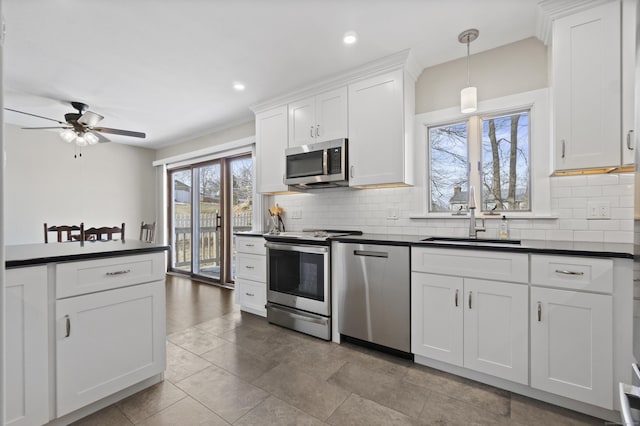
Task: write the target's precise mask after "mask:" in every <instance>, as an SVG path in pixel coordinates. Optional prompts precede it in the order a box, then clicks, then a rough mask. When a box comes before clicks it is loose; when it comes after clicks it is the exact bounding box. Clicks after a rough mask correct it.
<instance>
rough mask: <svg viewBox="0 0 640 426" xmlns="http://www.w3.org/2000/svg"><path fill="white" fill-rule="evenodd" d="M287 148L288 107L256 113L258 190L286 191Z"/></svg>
mask: <svg viewBox="0 0 640 426" xmlns="http://www.w3.org/2000/svg"><path fill="white" fill-rule="evenodd" d="M286 148H287V107H286V105H283V106H281V107H277V108H274V109H271V110H269V111H265V112H261V113H259V114H256V157H257V159H258V161H257V166H258V167H257V168H258V173H257V174H258V182H257V183H258V185H257V187H258V192H263V193H264V192H281V191H286V190H287V186H286V185H285V184H284V173H285V156H284V151H285V149H286Z"/></svg>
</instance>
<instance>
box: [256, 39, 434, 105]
mask: <svg viewBox="0 0 640 426" xmlns="http://www.w3.org/2000/svg"><path fill="white" fill-rule="evenodd" d="M398 68H403V69H404V70H405V71H406V73H407V75H408V76H409V77H410V78H411V79H412V80H413V82H415V81H416V80H417V79H418V77H419V76H420V74H421V73H422V70H423V69H424V67H422V66H421V65H420V64H419V63H418V61H417V60H416V59H415V57H414V56H413V54H412V53H411V49H405V50H403V51H401V52H398V53H394V54H392V55H389V56H385V57H383V58H380V59H377V60H375V61H371V62H368V63H366V64H364V65H362V66H359V67H356V68H353V69H351V70H349V71H347V72H344V73H340V74H336V75H333V76H331V77H329V78H327V79H324V80H321V81H318V82H316V83H314V84H312V85H310V86H305V87H304V88H302V89H299V90H295V91H292V92H288V93H285V94H283V95H280V96H277V97H275V98H271V99H269V100H267V101H265V102H261V103H258V104H254V105H251V106H250V109H251V111H253V112H254V113H255V114H258V113H260V112H262V111H265V110H269V109H271V108H275V107H277V106H281V105H285V104H288V103H290V102H292V101H294V100H297V99H302V98H306V97H309V96H314V95H317V94H319V93H322V92H326V91H329V90H333V89H337V88H339V87H341V86H346V85H348V84H351V83H354V82H356V81H359V80H362V79H364V78H368V77H372V76H374V75H377V74H383V73H385V72H388V71H392V70H395V69H398Z"/></svg>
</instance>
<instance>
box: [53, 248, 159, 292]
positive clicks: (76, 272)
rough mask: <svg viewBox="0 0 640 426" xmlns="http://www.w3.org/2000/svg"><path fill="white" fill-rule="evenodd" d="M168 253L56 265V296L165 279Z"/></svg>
mask: <svg viewBox="0 0 640 426" xmlns="http://www.w3.org/2000/svg"><path fill="white" fill-rule="evenodd" d="M164 256H165V255H164V253H150V254H143V255H137V256H126V257H110V258H103V259H96V260H85V261H82V262H69V263H61V264H58V265H57V266H56V299H62V298H65V297H70V296H77V295H80V294H87V293H94V292H97V291H103V290H109V289H112V288H118V287H124V286H128V285H133V284H141V283H147V282H151V281H158V280H164V277H165V262H164Z"/></svg>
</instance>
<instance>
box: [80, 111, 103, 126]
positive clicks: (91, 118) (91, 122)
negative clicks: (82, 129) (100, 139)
mask: <svg viewBox="0 0 640 426" xmlns="http://www.w3.org/2000/svg"><path fill="white" fill-rule="evenodd" d="M103 118H104V117H103V116H101V115H100V114H96V113H95V112H93V111H86V112H85V113H84V114H82V116H81V117H80V118H78V123H80V124H84V125H85V126H89V127H93V126H95V125H96V124H98V123H99V122H100V120H102V119H103Z"/></svg>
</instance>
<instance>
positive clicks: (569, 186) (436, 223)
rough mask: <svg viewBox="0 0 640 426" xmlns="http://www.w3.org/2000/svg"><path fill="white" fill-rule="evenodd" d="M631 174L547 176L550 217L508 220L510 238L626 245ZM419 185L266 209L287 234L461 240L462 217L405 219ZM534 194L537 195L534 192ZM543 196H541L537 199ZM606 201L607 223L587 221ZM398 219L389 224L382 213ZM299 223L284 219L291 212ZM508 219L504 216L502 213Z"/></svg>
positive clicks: (493, 224)
mask: <svg viewBox="0 0 640 426" xmlns="http://www.w3.org/2000/svg"><path fill="white" fill-rule="evenodd" d="M633 182H634V174H633V173H625V174H619V175H614V174H612V175H590V176H562V177H552V178H550V194H548V196H549V197H550V206H551V215H552V216H555V217H556V219H515V218H509V226H510V230H511V237H512V238H522V239H528V238H534V239H548V240H555V241H573V240H575V241H596V242H602V241H607V242H631V241H632V240H633V187H634V186H633ZM424 191H425V189H424V187H421V186H415V187H406V188H383V189H367V190H353V189H348V188H338V189H334V190H328V191H314V192H313V193H302V194H291V195H276V196H273V197H272V199H270V201H269V205H273V204H275V203H278V204H279V205H280V206H281V207H283V208H284V209H285V223H286V225H287V230H292V231H299V230H302V229H304V228H332V229H333V228H336V229H360V230H362V231H363V232H366V233H388V234H402V235H420V236H431V235H434V236H458V237H465V236H466V234H467V232H468V226H469V219H468V217H451V218H448V217H447V218H434V219H409V215H413V214H416V212H420V211H422V210H423V208H424V207H423V203H424V194H423V193H424ZM537 196H540V194H538V195H537ZM543 196H544V195H543ZM603 201H604V202H608V203H609V206H610V219H608V220H587V207H588V204H589V203H590V202H603ZM390 208H393V209H395V210H397V212H398V214H399V218H398V219H397V220H389V219H387V216H388V209H390ZM294 209H295V210H299V211H300V212H301V215H302V218H301V219H296V220H293V219H288V218H287V213H288V212H290V211H292V210H294ZM507 217H509V215H507ZM498 222H499V220H497V219H494V218H488V219H486V220H485V223H486V227H487V232H486V233H484V234H480V235H481V237H487V238H495V237H496V236H497V227H498Z"/></svg>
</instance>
